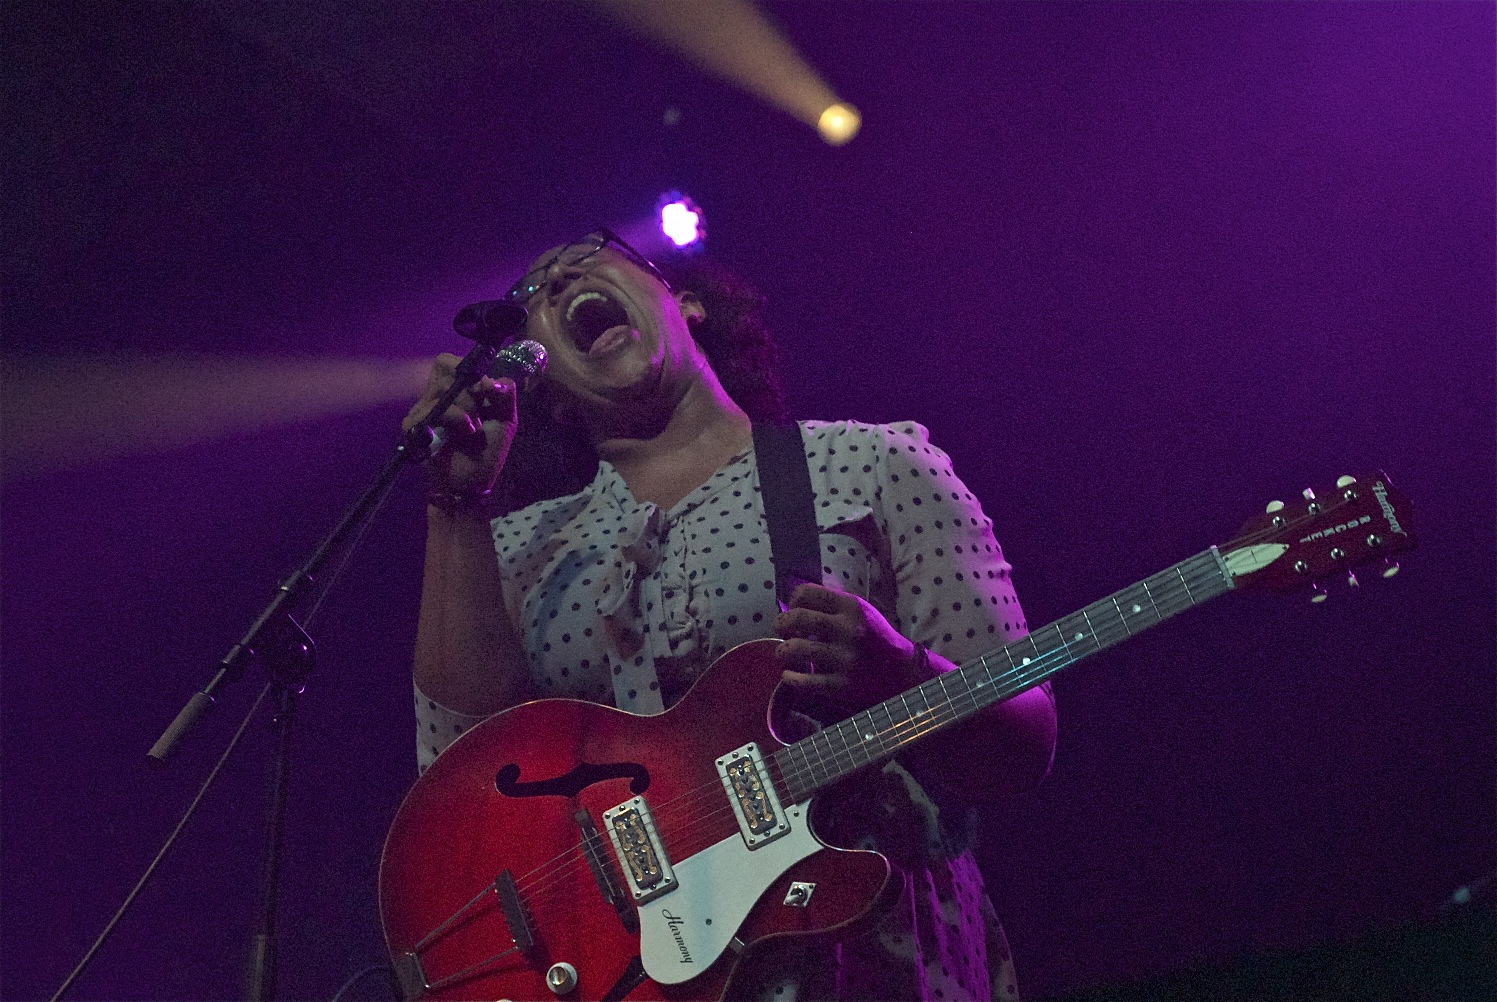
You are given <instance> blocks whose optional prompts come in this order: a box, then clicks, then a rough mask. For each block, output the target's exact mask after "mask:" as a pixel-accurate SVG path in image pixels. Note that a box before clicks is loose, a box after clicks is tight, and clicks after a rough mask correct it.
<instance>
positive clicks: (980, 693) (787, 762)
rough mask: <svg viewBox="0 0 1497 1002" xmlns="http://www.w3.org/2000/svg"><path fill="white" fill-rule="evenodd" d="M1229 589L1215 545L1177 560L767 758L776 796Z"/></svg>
mask: <svg viewBox="0 0 1497 1002" xmlns="http://www.w3.org/2000/svg"><path fill="white" fill-rule="evenodd" d="M1231 588H1232V577H1231V574H1230V573H1228V571H1227V568H1226V565H1225V564H1224V563H1223V562H1222V559H1221V557H1220V556H1219V555H1218V554H1217V551H1216V547H1212V548H1211V549H1209V550H1206V551H1204V552H1202V553H1198V554H1196V555H1195V556H1193V557H1190V558H1188V559H1186V560H1182V561H1181V562H1180V563H1178V564H1176V565H1175V566H1173V567H1170V568H1168V569H1166V570H1163V571H1160V572H1159V573H1158V574H1154V575H1152V576H1150V577H1147V578H1145V579H1144V580H1142V581H1140V582H1138V583H1137V584H1134V585H1130V586H1128V587H1127V588H1124V589H1122V590H1121V591H1117V592H1114V593H1113V594H1111V595H1109V596H1107V597H1106V598H1104V599H1101V600H1100V601H1097V602H1093V603H1092V604H1091V605H1089V606H1087V607H1086V608H1084V609H1082V610H1080V611H1079V612H1074V613H1072V614H1071V615H1069V616H1066V617H1065V618H1063V619H1059V620H1056V621H1055V622H1054V623H1051V624H1050V625H1049V626H1046V627H1043V628H1042V629H1039V630H1036V631H1035V632H1034V633H1031V634H1029V635H1028V636H1026V637H1023V638H1021V639H1019V640H1016V641H1014V642H1013V643H1011V644H1008V645H1006V646H1004V647H1000V648H998V649H997V650H994V651H990V652H988V653H987V654H984V655H982V656H981V657H978V658H976V659H975V660H972V661H968V662H967V663H966V664H963V665H961V666H960V667H959V668H957V669H956V670H955V671H950V672H945V673H944V674H941V675H938V676H937V677H935V678H933V679H931V680H930V681H928V682H923V683H921V684H920V685H918V686H916V687H915V688H913V689H910V690H909V691H907V692H904V693H901V694H900V695H898V696H894V697H893V698H891V699H887V700H885V701H884V702H882V703H879V704H878V705H877V706H874V707H871V708H870V709H867V710H864V711H863V712H862V713H859V714H856V715H855V716H852V717H849V718H848V719H847V720H844V721H842V722H841V723H838V724H833V725H831V726H829V727H826V728H823V729H822V730H820V731H817V732H816V733H815V734H813V735H811V736H810V737H807V738H804V739H803V740H800V741H797V742H795V743H794V744H792V745H787V746H786V747H784V748H781V749H780V750H779V751H778V752H776V753H775V755H774V761H775V764H776V765H777V766H778V767H779V772H780V775H781V776H782V777H783V778H784V782H785V788H786V789H785V792H786V793H787V794H788V796H789V798H790V802H791V803H795V802H798V801H800V800H803V799H805V798H806V797H808V796H810V795H811V794H812V793H814V792H816V791H817V790H819V789H821V788H823V787H825V786H829V785H831V784H832V783H835V782H837V781H838V780H839V779H843V778H845V777H846V776H848V775H850V774H852V773H854V772H856V771H858V770H859V769H862V768H864V767H865V766H869V765H872V764H874V763H875V762H880V761H883V760H884V759H887V758H891V757H892V756H894V755H895V754H897V753H898V752H899V751H900V750H901V749H903V748H905V747H907V746H909V745H911V744H913V743H914V742H916V741H918V740H920V739H921V738H924V737H927V736H929V735H931V734H934V733H936V732H937V731H940V730H943V729H945V728H946V727H949V726H950V725H952V724H955V723H957V722H958V721H961V720H964V719H966V718H967V717H969V716H971V715H972V714H974V713H976V712H977V711H979V710H981V709H983V708H984V707H987V706H991V705H992V704H993V703H997V702H1001V701H1002V700H1005V699H1008V698H1009V697H1011V696H1016V695H1018V694H1019V693H1021V692H1023V691H1024V690H1026V689H1032V688H1034V687H1035V686H1037V685H1039V684H1040V683H1041V682H1043V681H1045V679H1047V678H1049V677H1050V676H1052V675H1054V674H1055V673H1056V672H1058V671H1060V670H1061V669H1062V668H1066V667H1067V666H1069V665H1072V664H1075V663H1076V662H1077V661H1080V660H1081V659H1082V658H1084V657H1086V656H1087V655H1089V654H1095V653H1096V652H1097V651H1100V650H1104V649H1106V648H1108V647H1111V646H1112V645H1113V644H1116V643H1118V642H1120V641H1123V640H1127V639H1128V638H1129V637H1131V636H1133V635H1135V634H1137V633H1140V632H1142V631H1143V630H1146V629H1148V628H1149V627H1151V626H1153V625H1154V624H1156V623H1160V622H1163V621H1164V620H1166V619H1169V618H1170V617H1171V616H1174V615H1177V614H1178V613H1181V612H1184V611H1185V610H1186V609H1189V608H1191V607H1192V606H1196V605H1199V604H1201V603H1202V602H1205V601H1207V600H1208V599H1212V598H1215V597H1216V596H1218V595H1220V594H1222V593H1224V592H1226V591H1229V590H1231Z"/></svg>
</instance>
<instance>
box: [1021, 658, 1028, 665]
mask: <svg viewBox="0 0 1497 1002" xmlns="http://www.w3.org/2000/svg"><path fill="white" fill-rule="evenodd" d="M1019 663H1020V664H1026V665H1027V664H1029V659H1028V658H1025V659H1024V660H1023V661H1021V662H1019Z"/></svg>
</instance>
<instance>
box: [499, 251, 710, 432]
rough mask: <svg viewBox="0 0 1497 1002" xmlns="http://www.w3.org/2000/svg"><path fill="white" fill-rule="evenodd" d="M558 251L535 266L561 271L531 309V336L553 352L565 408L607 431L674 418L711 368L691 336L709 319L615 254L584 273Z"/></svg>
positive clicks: (693, 301)
mask: <svg viewBox="0 0 1497 1002" xmlns="http://www.w3.org/2000/svg"><path fill="white" fill-rule="evenodd" d="M559 250H561V248H559V247H556V248H552V249H550V250H548V251H546V253H544V254H542V255H541V256H540V257H538V258H537V259H536V265H535V266H536V267H538V266H540V265H542V264H544V263H546V262H547V261H552V262H553V263H552V264H551V266H550V267H549V268H548V269H547V270H546V271H545V273H544V275H543V276H542V278H543V281H542V282H541V284H540V286H539V288H537V289H536V291H535V292H534V294H533V295H531V297H530V298H529V300H527V301H526V304H525V305H526V307H527V308H528V309H529V310H530V318H529V320H528V321H527V322H526V325H525V334H526V336H527V337H530V338H533V339H535V340H536V341H539V342H540V343H541V344H542V345H544V346H545V348H546V352H547V354H548V356H549V358H550V363H549V365H548V367H547V369H546V381H547V384H548V386H549V387H550V389H551V392H552V394H553V397H554V399H555V400H556V404H557V408H558V409H559V410H560V411H561V412H563V414H564V415H566V416H575V417H576V418H578V419H581V420H583V421H584V422H587V423H590V424H594V425H598V426H606V427H616V426H617V425H618V424H619V423H620V422H621V421H623V422H625V423H627V422H628V420H629V419H630V418H631V417H637V418H639V419H640V420H649V419H650V418H651V417H652V416H655V415H658V413H659V412H661V411H662V410H663V411H664V412H666V413H668V412H669V410H670V409H671V408H674V406H675V404H676V403H677V402H678V401H679V399H680V395H681V394H682V393H684V392H685V389H686V386H687V385H688V384H689V381H690V379H691V378H692V376H693V375H694V374H696V373H698V372H699V371H700V370H701V369H702V368H703V367H705V366H706V365H707V360H706V356H705V355H704V354H703V353H702V351H701V349H700V348H699V347H698V346H697V344H696V341H695V340H694V339H693V338H692V336H691V331H690V329H689V327H688V321H689V320H692V319H700V318H701V317H702V316H704V315H705V314H704V312H703V310H702V307H701V303H700V302H699V301H698V300H697V298H696V296H695V295H694V294H693V293H690V292H683V293H677V294H673V293H672V292H671V291H670V290H669V289H668V288H667V287H666V286H665V285H664V284H663V283H662V282H661V281H660V280H659V279H658V278H656V277H655V276H653V275H651V274H650V273H649V272H647V271H645V270H644V269H643V268H641V267H639V266H638V265H637V264H635V263H634V262H633V261H631V260H629V259H628V258H627V257H625V256H624V255H623V254H622V253H620V252H618V251H616V250H615V249H614V248H612V247H604V248H603V249H601V250H599V251H598V252H597V253H595V254H592V255H591V256H589V257H587V258H586V259H585V260H583V261H580V262H578V263H577V264H563V263H561V261H560V260H557V252H558V251H559ZM562 257H563V258H565V257H568V255H562Z"/></svg>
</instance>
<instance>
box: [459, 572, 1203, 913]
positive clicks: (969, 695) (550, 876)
mask: <svg viewBox="0 0 1497 1002" xmlns="http://www.w3.org/2000/svg"><path fill="white" fill-rule="evenodd" d="M1209 553H1210V551H1206V552H1205V554H1202V555H1198V556H1197V557H1194V558H1188V559H1187V560H1186V561H1182V562H1181V564H1180V565H1176V566H1175V567H1174V568H1170V569H1169V570H1167V571H1161V572H1159V574H1158V575H1155V577H1160V576H1165V577H1168V576H1169V575H1170V574H1171V572H1177V573H1178V571H1179V568H1180V567H1181V565H1183V564H1188V563H1192V562H1197V563H1199V562H1200V557H1201V556H1205V555H1209ZM1191 577H1192V578H1193V579H1194V583H1195V584H1196V585H1197V586H1200V585H1202V584H1204V583H1205V582H1206V581H1208V580H1210V579H1211V578H1213V577H1215V578H1218V579H1219V578H1220V566H1219V565H1218V564H1217V563H1216V561H1215V559H1212V560H1211V561H1209V564H1208V565H1207V566H1206V567H1204V568H1201V569H1195V568H1193V569H1192V575H1191ZM1148 581H1149V579H1145V581H1144V582H1140V583H1139V585H1135V586H1133V588H1135V589H1137V588H1145V589H1146V585H1147V583H1148ZM1181 583H1182V585H1183V586H1184V589H1185V593H1186V594H1185V595H1184V596H1181V595H1179V594H1178V593H1176V596H1175V598H1174V600H1173V601H1171V600H1169V599H1166V600H1165V606H1164V607H1163V608H1162V609H1159V613H1158V615H1157V617H1156V619H1155V620H1154V622H1159V621H1162V620H1164V619H1167V618H1170V617H1172V616H1174V615H1176V614H1178V613H1179V612H1182V611H1184V610H1185V609H1188V608H1189V607H1191V606H1192V605H1194V604H1196V603H1195V602H1194V601H1193V600H1192V599H1191V598H1190V597H1189V594H1190V592H1191V590H1192V589H1191V587H1190V581H1187V580H1186V578H1185V577H1184V576H1183V575H1182V576H1181ZM1128 590H1129V589H1124V592H1127V591H1128ZM1146 590H1147V589H1146ZM1124 592H1120V593H1118V594H1119V595H1121V594H1123V593H1124ZM1151 597H1152V596H1151ZM1213 597H1214V596H1213ZM1103 601H1106V600H1105V599H1104V600H1103ZM1151 604H1152V603H1151ZM1156 608H1157V607H1156ZM1165 610H1168V611H1165ZM1061 622H1062V621H1059V620H1058V621H1056V623H1054V624H1050V625H1047V626H1046V627H1044V628H1042V629H1041V630H1040V631H1037V633H1035V634H1030V635H1029V636H1026V637H1024V638H1020V639H1019V640H1016V641H1014V642H1013V643H1012V644H1010V645H1006V646H1005V647H1004V648H1000V649H999V650H998V651H994V652H991V653H990V654H989V655H983V656H982V658H979V659H977V660H976V663H977V664H980V665H981V667H982V668H984V669H987V670H989V671H990V669H988V665H987V664H986V659H987V658H988V657H992V656H995V655H996V654H997V653H1000V652H1001V653H1004V654H1005V655H1007V656H1008V658H1009V659H1010V661H1012V654H1010V653H1009V648H1010V647H1012V646H1013V645H1015V644H1023V643H1024V642H1026V641H1028V642H1029V643H1030V647H1031V648H1032V649H1033V650H1034V651H1035V653H1036V655H1038V656H1037V657H1033V658H1031V660H1030V662H1029V663H1028V664H1027V665H1025V664H1023V663H1022V662H1021V663H1020V664H1018V665H1014V666H1013V667H1011V668H1010V669H1009V670H1008V671H1006V672H999V674H997V675H990V676H989V677H988V678H987V679H983V680H980V681H978V683H977V684H976V685H972V686H968V687H965V688H964V689H963V690H962V691H961V692H959V693H958V698H959V699H960V698H962V697H965V698H966V700H967V701H969V702H971V703H973V704H975V703H976V697H975V695H974V690H976V689H977V688H980V687H982V688H986V687H989V686H994V687H1001V686H1002V684H1003V683H1006V682H1013V683H1015V684H1016V689H1017V686H1022V685H1024V684H1025V683H1027V682H1029V681H1030V680H1031V679H1033V680H1036V681H1037V680H1038V679H1039V678H1040V677H1042V676H1044V675H1047V674H1050V673H1051V672H1052V671H1054V670H1059V668H1060V667H1065V666H1066V665H1068V664H1070V663H1072V662H1074V661H1075V660H1078V659H1079V658H1078V657H1076V656H1073V654H1072V652H1071V650H1070V648H1069V644H1068V643H1067V642H1066V641H1065V639H1064V636H1063V635H1062V634H1060V633H1059V632H1058V631H1059V629H1060V624H1061ZM1119 623H1120V625H1122V626H1123V630H1122V631H1119V630H1118V629H1117V627H1112V626H1109V627H1108V628H1107V630H1108V633H1109V634H1111V635H1118V637H1119V639H1124V638H1126V637H1127V636H1129V635H1131V633H1132V632H1134V631H1131V630H1129V629H1128V628H1127V626H1126V621H1124V620H1120V621H1119ZM1148 625H1153V623H1148V624H1145V626H1148ZM1051 629H1055V630H1056V631H1057V636H1058V637H1060V639H1061V646H1060V647H1057V648H1053V649H1051V650H1049V651H1044V652H1041V651H1040V650H1039V648H1038V646H1037V644H1036V643H1035V639H1034V638H1035V637H1037V636H1040V635H1042V634H1044V633H1045V632H1047V631H1049V630H1051ZM1101 632H1102V631H1100V630H1098V631H1093V635H1094V636H1096V635H1097V634H1099V633H1101ZM1113 642H1116V641H1113ZM1105 646H1110V645H1106V644H1098V646H1097V648H1096V649H1097V650H1100V649H1103V648H1104V647H1105ZM1085 653H1087V654H1089V653H1093V651H1092V650H1087V651H1086V652H1085ZM1052 663H1056V664H1055V665H1054V667H1052ZM971 664H973V662H969V666H970V665H971ZM964 667H968V666H964ZM947 674H948V675H949V674H950V673H947ZM944 677H945V676H942V678H944ZM943 693H944V689H943ZM957 706H958V702H957V700H952V699H949V698H948V699H947V700H945V701H943V702H940V703H937V704H936V705H934V706H929V707H928V709H927V711H926V712H928V713H930V714H931V715H932V717H933V718H941V717H943V716H944V719H933V720H932V723H931V724H930V726H929V727H928V728H922V730H928V729H934V728H938V727H939V726H941V725H942V724H943V723H946V722H949V721H950V720H954V719H957V718H958V717H960V716H961V715H962V713H963V712H965V711H961V710H958V709H957ZM867 715H869V714H868V711H864V712H863V713H861V714H858V715H855V716H854V717H853V718H851V719H852V720H856V719H857V718H858V717H859V716H867ZM845 723H846V722H844V724H845ZM891 723H892V721H891ZM900 726H907V722H901V724H899V725H896V726H894V727H883V728H880V729H877V730H876V732H875V733H877V734H878V735H879V736H881V737H882V736H884V735H888V734H896V735H897V734H898V731H899V727H900ZM826 734H827V732H826V731H822V732H818V735H815V736H813V738H811V739H807V741H808V742H814V741H815V738H817V737H821V736H825V735H826ZM909 740H912V738H909V737H898V738H896V740H895V742H894V743H893V744H891V745H884V742H882V741H881V742H880V744H881V745H884V747H885V748H886V749H888V748H897V747H899V746H900V745H901V744H903V743H906V742H907V741H909ZM844 744H845V735H844ZM798 746H799V747H803V748H807V749H811V748H813V747H814V744H807V743H804V742H799V743H797V744H796V745H790V746H786V747H784V748H781V749H780V750H779V751H778V752H776V753H775V754H774V755H773V756H771V757H772V758H774V759H775V760H776V762H777V764H779V765H780V767H781V773H782V777H784V778H786V779H788V780H791V781H793V780H794V779H795V778H799V777H801V776H803V775H805V774H807V773H814V768H810V767H809V763H808V764H807V765H808V767H801V766H797V767H796V768H795V769H794V770H786V769H785V768H784V766H785V764H786V762H787V761H788V759H789V756H787V755H786V754H785V753H786V752H789V751H790V750H791V749H793V748H796V747H798ZM859 751H860V752H862V751H863V750H862V749H861V748H859ZM865 756H866V752H863V755H858V754H854V753H853V751H852V749H851V748H844V750H843V751H842V752H836V751H833V753H832V754H831V756H829V757H828V756H826V755H824V754H820V752H819V751H818V758H817V762H816V765H819V766H820V767H821V769H822V771H823V772H824V773H827V774H828V775H830V774H831V773H830V771H829V770H828V769H827V764H828V762H831V763H833V764H836V765H839V766H840V768H838V769H837V771H842V770H844V769H847V767H848V766H850V765H851V764H853V763H855V762H858V760H859V758H860V757H865ZM861 764H868V762H866V761H865V762H863V763H861ZM787 772H789V773H790V775H789V776H786V773H787ZM816 785H817V786H819V785H822V784H821V783H818V784H816ZM719 790H722V791H723V792H724V793H725V794H726V795H728V796H731V795H732V793H731V790H730V789H729V788H728V785H727V782H726V780H725V778H724V777H722V776H719V778H718V783H717V784H713V783H705V784H702V785H701V786H699V787H697V788H696V789H695V790H691V791H686V792H684V793H683V794H681V795H679V796H678V797H676V798H673V800H672V801H668V802H666V803H665V804H662V805H661V807H660V808H658V809H655V810H652V812H651V815H652V818H651V822H650V827H651V828H652V829H653V834H655V836H656V838H657V839H660V841H661V842H662V844H663V843H664V841H665V839H664V837H663V834H662V832H661V829H662V828H666V827H669V826H668V825H667V824H666V823H667V822H668V821H672V820H674V819H675V817H676V816H678V815H680V814H681V813H683V811H684V810H686V809H687V808H689V807H690V806H692V802H694V801H699V800H700V799H701V798H702V797H703V796H714V795H715V794H716V793H717V792H718V791H719ZM786 793H787V797H786V798H785V799H786V800H789V801H790V802H791V803H792V805H793V803H794V802H795V794H794V792H793V790H792V789H791V788H789V787H788V784H787V790H786ZM718 802H719V803H721V801H718ZM731 809H732V808H731V805H728V806H726V807H719V808H718V809H717V810H715V811H711V812H708V814H706V815H700V816H697V817H696V818H695V822H696V824H695V825H689V826H686V827H685V828H683V829H681V830H680V831H678V832H676V833H675V836H676V837H674V838H672V839H671V842H673V843H679V842H682V841H685V840H686V839H687V838H690V837H691V836H692V835H695V836H696V837H697V838H702V837H703V836H705V837H706V841H705V843H704V846H710V845H712V844H715V843H716V842H717V841H720V840H721V838H725V837H730V836H731V835H732V834H733V833H734V831H735V830H736V826H723V828H722V829H721V833H720V834H719V833H718V832H716V831H714V832H712V833H711V834H708V832H706V831H703V828H704V827H706V824H704V823H706V822H708V820H709V818H712V817H715V816H720V815H722V814H725V813H728V812H730V811H731ZM655 815H658V816H659V819H658V820H656V819H655ZM711 827H712V828H716V826H715V825H713V826H711ZM693 828H694V829H695V830H694V831H693ZM679 848H681V849H685V848H688V847H687V846H679ZM692 854H693V853H692V852H677V853H675V855H677V856H678V857H679V858H683V859H684V858H688V857H689V856H690V855H692ZM585 863H586V860H585V856H584V855H583V852H582V847H581V845H578V846H576V847H575V848H573V849H570V850H565V851H563V852H562V853H561V854H559V855H558V856H556V857H554V858H553V859H552V860H551V861H548V862H547V863H542V864H540V865H539V866H538V867H536V868H534V869H533V870H531V871H530V872H529V873H528V874H527V875H526V878H525V880H524V884H523V887H521V886H518V885H520V881H519V880H517V881H516V883H517V890H523V892H524V895H525V897H526V898H527V900H528V901H530V902H531V903H532V905H531V906H532V907H535V906H536V905H538V904H539V902H540V901H542V900H544V899H545V892H546V891H547V890H549V889H550V888H551V887H552V886H554V885H555V883H556V880H557V879H558V878H564V877H565V876H566V875H567V871H577V870H579V869H580V867H581V866H582V865H585ZM548 869H549V872H548V873H545V874H539V873H537V871H540V870H548ZM532 875H534V876H532ZM486 890H487V889H486ZM481 896H482V894H480V897H481Z"/></svg>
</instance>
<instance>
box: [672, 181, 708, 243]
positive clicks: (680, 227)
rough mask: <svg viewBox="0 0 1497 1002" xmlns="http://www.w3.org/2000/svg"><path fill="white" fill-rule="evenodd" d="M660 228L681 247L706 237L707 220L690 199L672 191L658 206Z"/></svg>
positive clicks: (700, 241) (698, 241) (699, 241)
mask: <svg viewBox="0 0 1497 1002" xmlns="http://www.w3.org/2000/svg"><path fill="white" fill-rule="evenodd" d="M660 230H661V232H662V233H664V234H665V235H666V236H668V237H670V239H671V243H673V244H675V245H676V246H677V247H680V248H682V249H685V248H687V247H693V246H696V245H698V244H701V243H702V242H703V241H704V240H706V239H707V221H706V220H705V219H704V218H703V216H702V210H701V209H699V208H698V207H697V205H696V203H695V202H693V201H692V200H691V199H689V198H687V197H686V196H685V195H682V194H680V193H679V192H674V191H673V192H671V193H670V194H668V195H666V196H665V201H664V204H663V205H661V206H660Z"/></svg>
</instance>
